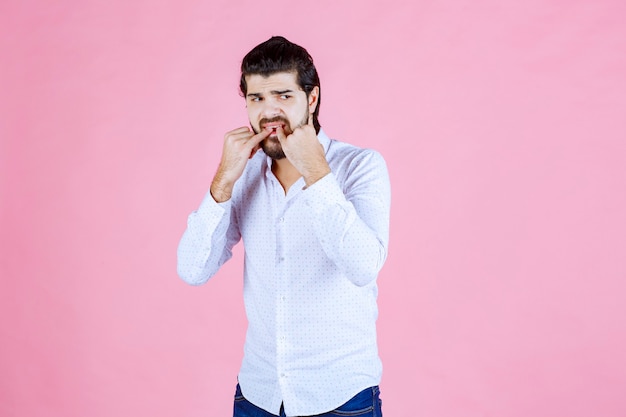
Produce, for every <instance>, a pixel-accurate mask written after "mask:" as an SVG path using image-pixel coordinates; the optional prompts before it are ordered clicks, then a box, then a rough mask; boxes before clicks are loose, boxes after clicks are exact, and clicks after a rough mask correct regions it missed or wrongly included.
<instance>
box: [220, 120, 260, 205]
mask: <svg viewBox="0 0 626 417" xmlns="http://www.w3.org/2000/svg"><path fill="white" fill-rule="evenodd" d="M269 134H270V131H269V130H266V129H264V130H263V131H261V133H258V134H256V135H255V134H254V132H252V131H251V130H250V128H249V127H240V128H238V129H235V130H231V131H230V132H228V133H226V135H224V148H223V149H222V160H221V161H220V166H219V168H218V169H217V173H216V174H215V177H214V178H213V182H212V183H211V195H212V196H213V199H215V201H217V202H218V203H222V202H224V201H227V200H229V199H230V196H231V194H232V192H233V186H234V185H235V182H236V181H237V180H238V179H239V177H241V174H243V170H244V168H245V167H246V164H247V163H248V159H250V158H252V157H253V156H254V154H255V153H256V151H258V150H259V143H260V142H261V141H262V140H263V139H265V138H266V137H268V136H269Z"/></svg>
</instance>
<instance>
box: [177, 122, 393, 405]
mask: <svg viewBox="0 0 626 417" xmlns="http://www.w3.org/2000/svg"><path fill="white" fill-rule="evenodd" d="M318 139H319V140H320V142H321V144H322V145H323V146H324V149H325V151H326V159H327V160H328V163H329V165H330V168H331V171H332V173H330V174H328V175H327V176H325V177H324V178H322V179H321V180H319V181H317V182H316V183H315V184H313V185H311V186H310V187H308V188H305V183H304V179H303V178H300V179H299V180H298V181H297V182H296V183H295V184H294V185H292V186H291V188H290V189H289V191H288V193H287V195H285V192H284V190H283V188H282V186H281V185H280V183H279V182H278V180H277V179H276V177H275V176H274V174H273V173H272V171H271V159H270V158H268V157H267V156H265V154H264V153H263V152H262V151H259V152H258V153H257V154H256V155H255V156H254V157H253V158H252V159H251V160H250V161H249V162H248V164H247V166H246V169H245V171H244V173H243V175H242V177H241V178H240V179H239V180H238V181H237V183H236V184H235V187H234V190H233V194H232V197H231V199H230V200H229V201H227V202H224V203H220V204H218V203H216V202H215V200H213V198H212V196H211V194H210V192H209V193H207V195H206V197H205V198H204V200H203V202H202V204H201V205H200V207H199V209H198V210H197V211H195V212H193V213H192V214H191V215H190V216H189V219H188V222H187V230H186V231H185V233H184V235H183V237H182V239H181V241H180V244H179V247H178V274H179V275H180V277H181V278H182V279H183V280H184V281H186V282H188V283H189V284H192V285H199V284H202V283H204V282H206V281H207V280H208V279H209V278H210V277H212V276H213V275H214V274H215V273H216V272H217V270H218V269H219V267H220V266H221V265H222V264H223V263H224V262H226V261H227V260H228V259H229V258H230V257H231V254H232V253H231V249H232V247H233V246H234V245H235V244H236V243H237V242H238V241H239V240H240V239H242V240H243V242H244V248H245V271H244V289H243V293H244V294H243V295H244V304H245V308H246V314H247V317H248V322H249V326H248V331H247V333H246V342H245V347H244V358H243V362H242V365H241V370H240V373H239V377H238V378H239V384H240V386H241V390H242V393H243V395H244V397H246V399H248V401H250V402H252V403H253V404H255V405H256V406H258V407H260V408H262V409H264V410H266V411H268V412H270V413H273V414H276V415H277V414H279V410H280V406H281V403H283V404H284V409H285V413H286V414H287V415H288V416H300V415H314V414H321V413H324V412H327V411H330V410H333V409H335V408H337V407H339V406H340V405H341V404H343V403H345V402H346V401H348V400H349V399H350V398H352V397H353V396H354V395H355V394H357V393H358V392H359V391H361V390H363V389H365V388H368V387H370V386H374V385H378V384H379V383H380V377H381V372H382V365H381V361H380V358H379V356H378V349H377V345H376V318H377V316H378V309H377V306H376V297H377V291H378V290H377V286H376V276H377V274H378V272H379V270H380V268H381V267H382V266H383V263H384V262H385V258H386V257H387V244H388V240H389V205H390V186H389V176H388V173H387V167H386V165H385V161H384V160H383V158H382V156H381V155H380V154H379V153H377V152H376V151H373V150H367V149H360V148H357V147H355V146H352V145H349V144H346V143H342V142H338V141H335V140H331V139H329V138H328V136H326V135H325V134H324V132H323V131H320V133H319V135H318Z"/></svg>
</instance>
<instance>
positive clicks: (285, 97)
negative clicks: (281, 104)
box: [280, 94, 291, 100]
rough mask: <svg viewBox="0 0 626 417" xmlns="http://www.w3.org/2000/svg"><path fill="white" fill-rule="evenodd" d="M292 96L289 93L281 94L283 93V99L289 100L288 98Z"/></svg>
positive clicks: (281, 96)
mask: <svg viewBox="0 0 626 417" xmlns="http://www.w3.org/2000/svg"><path fill="white" fill-rule="evenodd" d="M290 97H291V96H290V95H288V94H281V95H280V98H281V99H282V100H287V99H288V98H290Z"/></svg>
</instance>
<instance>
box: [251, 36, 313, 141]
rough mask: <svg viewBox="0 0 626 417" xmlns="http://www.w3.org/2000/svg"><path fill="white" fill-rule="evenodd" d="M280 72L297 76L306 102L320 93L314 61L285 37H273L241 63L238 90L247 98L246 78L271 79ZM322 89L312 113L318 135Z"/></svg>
mask: <svg viewBox="0 0 626 417" xmlns="http://www.w3.org/2000/svg"><path fill="white" fill-rule="evenodd" d="M277 72H295V73H296V74H297V83H298V85H299V86H300V88H302V90H304V92H305V93H306V96H307V98H308V97H309V94H310V93H311V91H313V88H315V87H318V89H320V78H319V76H318V75H317V70H316V69H315V65H313V58H312V57H311V55H309V53H308V52H307V50H306V49H304V48H303V47H301V46H299V45H296V44H295V43H292V42H289V41H288V40H287V39H285V38H283V37H282V36H273V37H271V38H270V39H268V40H267V41H265V42H263V43H261V44H259V45H257V46H255V47H254V49H252V50H251V51H250V52H248V54H247V55H246V56H245V57H244V58H243V61H242V62H241V80H240V82H239V88H240V90H241V93H242V94H243V95H244V97H245V96H246V94H247V92H248V86H247V84H246V76H247V75H253V74H258V75H262V76H264V77H268V76H270V75H272V74H275V73H277ZM320 96H321V89H320V92H319V94H318V96H317V106H316V107H315V111H314V112H313V125H314V126H315V131H316V132H318V133H319V131H320V123H319V120H318V115H319V112H320Z"/></svg>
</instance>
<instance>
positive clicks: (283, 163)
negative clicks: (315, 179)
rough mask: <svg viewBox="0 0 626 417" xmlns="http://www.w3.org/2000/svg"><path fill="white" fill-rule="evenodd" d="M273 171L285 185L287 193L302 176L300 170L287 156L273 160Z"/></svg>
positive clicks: (284, 188) (281, 183)
mask: <svg viewBox="0 0 626 417" xmlns="http://www.w3.org/2000/svg"><path fill="white" fill-rule="evenodd" d="M272 172H273V173H274V175H275V176H276V178H277V179H278V182H280V185H282V186H283V190H285V195H286V194H287V192H288V191H289V188H291V186H292V185H293V184H294V183H295V182H296V181H298V180H299V179H300V177H302V175H301V174H300V173H299V172H298V170H297V169H296V168H295V167H294V166H293V165H292V164H291V162H289V160H288V159H287V158H283V159H278V160H273V161H272Z"/></svg>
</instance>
